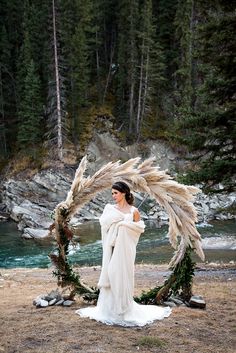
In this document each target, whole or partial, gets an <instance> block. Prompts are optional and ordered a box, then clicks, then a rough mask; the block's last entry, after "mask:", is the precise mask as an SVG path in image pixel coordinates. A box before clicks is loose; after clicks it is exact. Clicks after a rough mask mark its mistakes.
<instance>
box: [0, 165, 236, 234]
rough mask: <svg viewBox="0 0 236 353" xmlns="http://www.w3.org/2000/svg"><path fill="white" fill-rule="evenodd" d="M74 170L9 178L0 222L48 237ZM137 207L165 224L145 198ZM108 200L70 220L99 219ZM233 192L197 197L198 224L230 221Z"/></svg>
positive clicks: (156, 207)
mask: <svg viewBox="0 0 236 353" xmlns="http://www.w3.org/2000/svg"><path fill="white" fill-rule="evenodd" d="M74 172H75V171H74V170H73V169H61V170H52V169H48V170H44V171H41V172H39V173H37V174H35V175H34V176H33V177H32V178H31V179H28V180H22V179H9V180H7V181H6V182H5V183H3V186H2V204H1V205H0V212H1V214H2V219H7V218H8V217H9V218H10V219H13V220H14V221H16V222H17V223H18V228H19V230H21V231H22V234H23V236H24V237H25V238H42V237H45V236H47V234H48V228H49V226H50V224H51V223H52V213H53V210H54V208H55V207H56V205H57V204H58V203H59V202H61V201H63V200H64V199H65V198H66V195H67V192H68V190H69V189H70V185H71V182H72V180H73V177H74ZM135 197H136V205H137V206H139V205H141V207H140V210H141V213H142V217H143V218H144V219H147V218H148V219H155V220H157V221H158V222H159V223H160V225H162V224H166V223H167V222H168V216H167V214H166V212H165V211H164V210H163V209H162V208H161V207H160V206H159V205H158V204H156V203H155V202H154V201H153V200H151V199H145V195H141V194H136V195H135ZM109 201H111V197H110V192H109V191H107V192H103V193H101V194H99V195H98V196H97V197H96V198H94V199H92V200H91V202H89V203H88V204H87V205H85V206H84V207H83V209H82V210H81V211H80V212H79V213H78V214H77V215H76V217H74V218H73V219H72V221H71V222H72V223H73V224H74V225H76V224H78V223H80V222H83V221H85V220H91V219H95V218H97V217H99V216H100V215H101V212H102V210H103V207H104V205H105V203H106V202H109ZM235 205H236V193H235V192H232V193H220V194H215V195H206V194H204V193H199V194H198V195H197V196H196V200H195V206H196V208H197V211H198V215H199V222H208V221H211V220H229V219H234V218H236V215H235Z"/></svg>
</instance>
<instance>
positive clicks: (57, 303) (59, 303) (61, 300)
mask: <svg viewBox="0 0 236 353" xmlns="http://www.w3.org/2000/svg"><path fill="white" fill-rule="evenodd" d="M63 303H64V299H60V300H58V302H56V303H55V305H62V304H63Z"/></svg>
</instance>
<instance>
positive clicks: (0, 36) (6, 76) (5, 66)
mask: <svg viewBox="0 0 236 353" xmlns="http://www.w3.org/2000/svg"><path fill="white" fill-rule="evenodd" d="M12 92H13V94H12ZM15 99H16V97H15V83H14V79H13V77H12V71H11V53H10V43H9V41H8V36H7V32H6V28H5V26H3V27H2V30H1V33H0V156H3V157H7V155H8V154H9V146H8V145H9V144H8V131H9V127H8V124H9V121H8V117H9V115H10V114H11V112H12V111H14V105H15Z"/></svg>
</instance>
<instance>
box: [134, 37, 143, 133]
mask: <svg viewBox="0 0 236 353" xmlns="http://www.w3.org/2000/svg"><path fill="white" fill-rule="evenodd" d="M143 52H144V39H143V43H142V55H141V63H140V78H139V92H138V110H137V117H136V133H137V136H138V135H139V129H140V114H141V103H142V87H143Z"/></svg>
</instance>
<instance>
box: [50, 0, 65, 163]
mask: <svg viewBox="0 0 236 353" xmlns="http://www.w3.org/2000/svg"><path fill="white" fill-rule="evenodd" d="M52 12H53V46H54V63H55V76H56V95H57V149H58V158H59V160H62V158H63V149H62V117H61V97H60V82H59V68H58V55H57V33H56V12H55V1H54V0H52Z"/></svg>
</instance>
